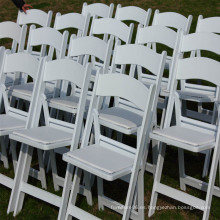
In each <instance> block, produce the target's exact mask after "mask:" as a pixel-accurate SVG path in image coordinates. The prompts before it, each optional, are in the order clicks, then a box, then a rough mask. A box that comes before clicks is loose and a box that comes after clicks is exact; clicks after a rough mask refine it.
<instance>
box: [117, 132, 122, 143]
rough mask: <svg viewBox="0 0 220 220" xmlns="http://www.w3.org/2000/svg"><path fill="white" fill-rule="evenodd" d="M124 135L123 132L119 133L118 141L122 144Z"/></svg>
mask: <svg viewBox="0 0 220 220" xmlns="http://www.w3.org/2000/svg"><path fill="white" fill-rule="evenodd" d="M122 138H123V134H122V133H121V132H117V141H118V142H122Z"/></svg>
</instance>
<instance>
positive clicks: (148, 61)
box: [114, 44, 161, 75]
mask: <svg viewBox="0 0 220 220" xmlns="http://www.w3.org/2000/svg"><path fill="white" fill-rule="evenodd" d="M140 54H141V56H140ZM160 60H161V54H158V53H156V52H155V51H153V50H151V49H150V48H147V47H146V46H143V45H135V44H129V45H122V46H117V52H116V56H115V61H114V62H115V64H122V65H123V64H135V65H140V66H142V67H144V68H146V69H148V70H150V71H151V72H152V73H153V74H155V75H157V74H158V69H159V66H158V63H160Z"/></svg>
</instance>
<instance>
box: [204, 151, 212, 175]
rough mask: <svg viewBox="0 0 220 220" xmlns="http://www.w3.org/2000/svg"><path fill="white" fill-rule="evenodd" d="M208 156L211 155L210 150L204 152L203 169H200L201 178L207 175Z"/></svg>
mask: <svg viewBox="0 0 220 220" xmlns="http://www.w3.org/2000/svg"><path fill="white" fill-rule="evenodd" d="M210 157H211V150H207V151H206V154H205V162H204V166H203V171H202V177H203V178H204V177H205V176H207V175H208V170H209V163H210Z"/></svg>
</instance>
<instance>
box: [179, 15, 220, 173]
mask: <svg viewBox="0 0 220 220" xmlns="http://www.w3.org/2000/svg"><path fill="white" fill-rule="evenodd" d="M203 32H210V33H218V34H219V33H220V18H219V17H210V18H205V19H203V17H202V15H200V16H199V17H198V22H197V27H196V33H203ZM194 56H197V57H200V56H201V51H200V50H197V51H192V52H191V57H194ZM181 90H182V93H185V92H187V94H188V95H189V96H190V93H191V96H201V95H203V96H206V97H209V98H210V99H209V100H205V102H210V103H213V105H214V107H213V110H208V109H206V108H203V107H202V104H203V103H202V100H201V102H198V111H195V110H191V109H187V107H186V106H184V109H185V114H186V115H187V116H189V117H192V118H195V119H198V120H202V121H205V122H209V123H212V124H214V123H215V122H216V116H217V105H216V103H215V102H214V100H215V97H216V96H219V88H216V87H213V86H208V85H202V84H201V80H200V81H198V83H197V84H192V83H188V82H186V81H185V80H182V81H181ZM183 104H185V103H183ZM202 153H204V154H205V155H206V156H205V162H204V168H203V174H202V176H203V177H205V176H207V174H208V170H209V161H210V157H211V150H209V151H204V152H202Z"/></svg>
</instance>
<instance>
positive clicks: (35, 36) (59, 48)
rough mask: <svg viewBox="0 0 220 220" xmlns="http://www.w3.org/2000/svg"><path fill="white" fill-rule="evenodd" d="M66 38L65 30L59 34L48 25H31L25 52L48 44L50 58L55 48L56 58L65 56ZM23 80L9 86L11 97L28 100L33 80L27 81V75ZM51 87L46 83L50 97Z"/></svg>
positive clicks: (42, 54)
mask: <svg viewBox="0 0 220 220" xmlns="http://www.w3.org/2000/svg"><path fill="white" fill-rule="evenodd" d="M67 38H68V32H67V31H65V32H64V33H63V34H61V33H60V32H59V31H57V30H55V29H53V28H50V27H44V28H37V29H35V26H34V25H33V26H31V28H30V34H29V39H28V48H27V52H28V53H29V54H32V48H33V47H34V46H38V45H44V46H46V45H48V46H49V51H48V56H50V57H51V58H52V57H53V52H54V49H55V50H56V52H57V53H56V55H57V56H56V57H57V58H58V59H59V58H62V57H64V56H65V52H66V44H67ZM43 56H44V50H43V48H42V50H41V54H40V57H43ZM23 81H24V82H23V83H21V84H19V85H14V86H11V87H9V93H10V95H11V96H13V97H16V98H19V99H22V100H26V101H30V100H31V96H32V93H33V86H34V82H30V83H27V76H26V77H23ZM53 87H54V84H48V85H47V87H46V94H47V95H48V96H50V97H51V96H52V95H53Z"/></svg>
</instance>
